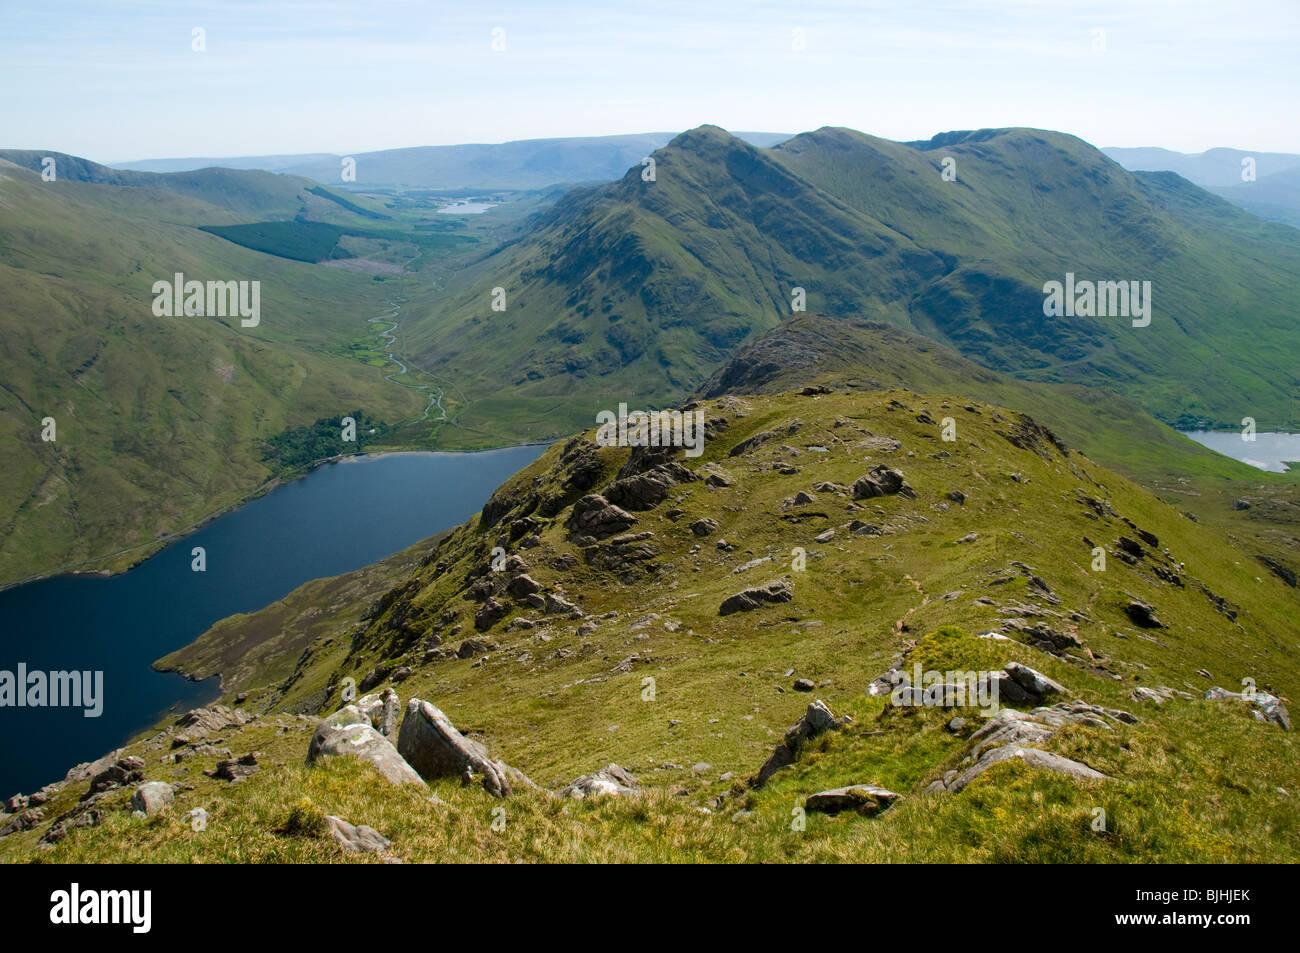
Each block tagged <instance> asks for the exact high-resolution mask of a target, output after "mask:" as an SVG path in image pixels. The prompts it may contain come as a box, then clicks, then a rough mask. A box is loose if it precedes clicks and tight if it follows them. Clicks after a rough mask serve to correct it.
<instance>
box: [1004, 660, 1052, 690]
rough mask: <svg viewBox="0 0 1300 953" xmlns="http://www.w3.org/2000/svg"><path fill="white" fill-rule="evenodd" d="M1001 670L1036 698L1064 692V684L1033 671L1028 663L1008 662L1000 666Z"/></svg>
mask: <svg viewBox="0 0 1300 953" xmlns="http://www.w3.org/2000/svg"><path fill="white" fill-rule="evenodd" d="M1002 670H1003V671H1004V672H1006V673H1007V674H1008V675H1010V676H1011V677H1012V678H1013V679H1014V680H1015V682H1016V684H1017V685H1019V686H1020V687H1021V688H1023V689H1024V690H1025V691H1027V692H1029V694H1031V695H1033V696H1035V697H1037V698H1046V697H1048V696H1049V695H1064V694H1066V691H1065V686H1064V685H1062V684H1061V683H1060V682H1057V681H1053V680H1052V679H1050V678H1048V677H1047V676H1046V675H1044V674H1043V673H1042V672H1038V671H1035V670H1034V669H1032V668H1030V667H1029V666H1028V665H1021V664H1020V663H1019V662H1008V663H1007V664H1006V665H1004V666H1003V667H1002Z"/></svg>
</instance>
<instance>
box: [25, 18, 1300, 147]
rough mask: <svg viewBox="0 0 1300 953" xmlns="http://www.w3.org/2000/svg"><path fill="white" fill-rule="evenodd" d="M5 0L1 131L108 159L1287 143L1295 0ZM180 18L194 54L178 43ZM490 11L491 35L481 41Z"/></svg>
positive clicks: (1298, 142) (1292, 118)
mask: <svg viewBox="0 0 1300 953" xmlns="http://www.w3.org/2000/svg"><path fill="white" fill-rule="evenodd" d="M0 8H2V10H3V13H2V15H0V146H6V147H14V148H40V149H55V150H60V151H65V152H71V153H75V154H79V155H85V156H88V157H90V158H92V159H97V160H100V161H114V160H128V159H138V158H146V157H161V156H200V155H202V156H234V155H257V154H267V153H284V152H338V153H344V154H347V153H352V152H361V151H367V150H372V149H384V148H393V147H399V146H415V145H437V144H446V143H457V142H500V141H504V140H506V139H528V138H537V137H547V136H576V135H605V134H612V133H624V132H646V131H677V130H681V129H685V128H689V127H691V126H696V125H699V124H700V123H704V122H711V123H716V124H718V125H720V126H723V127H726V128H729V129H733V130H768V131H781V132H799V131H802V130H806V129H814V128H817V127H818V126H823V125H842V126H851V127H853V128H855V129H860V130H863V131H865V132H869V133H873V134H875V135H882V136H887V137H889V138H893V139H919V138H928V137H929V136H931V135H933V134H934V133H936V132H941V131H945V130H950V129H969V128H978V127H981V126H1011V125H1020V126H1039V127H1046V128H1051V129H1060V130H1063V131H1066V132H1071V133H1074V134H1076V135H1079V136H1081V137H1083V138H1084V139H1086V140H1088V141H1089V142H1092V143H1093V144H1094V145H1098V146H1137V145H1160V146H1165V147H1168V148H1172V149H1177V150H1180V151H1185V152H1197V151H1201V150H1203V149H1206V148H1209V147H1211V146H1235V147H1240V148H1246V149H1255V150H1278V151H1289V152H1300V123H1297V121H1296V119H1297V108H1296V104H1297V101H1300V96H1298V95H1297V94H1298V93H1300V82H1297V75H1300V69H1298V68H1297V65H1296V64H1297V61H1300V56H1298V55H1297V54H1298V52H1300V0H1248V2H1240V0H1232V2H1210V0H1116V2H1110V0H1104V2H1059V3H1054V2H1031V0H947V2H939V0H926V2H914V3H910V2H906V0H897V2H871V0H807V2H798V0H793V2H791V0H782V2H770V0H750V2H737V0H683V2H679V0H645V2H640V3H621V2H617V0H606V2H600V3H596V2H588V0H567V2H560V3H550V2H546V0H506V2H495V3H493V2H487V3H477V2H475V3H449V2H424V0H365V2H349V0H334V2H328V0H311V2H301V3H297V2H287V0H211V2H186V0H44V2H39V3H38V2H34V0H29V2H26V3H18V2H15V0H0ZM195 27H201V28H203V29H204V31H205V32H206V37H205V38H206V51H205V52H195V51H194V50H193V49H192V48H191V47H192V31H193V29H194V28H195ZM498 28H499V29H501V30H504V39H505V50H504V52H494V51H493V49H492V42H493V30H494V29H498ZM796 30H802V31H803V37H804V38H805V49H803V50H796V49H794V46H795V38H796V37H795V31H796ZM1097 30H1102V31H1104V34H1101V35H1099V34H1097V33H1095V32H1094V31H1097ZM1099 38H1100V45H1101V46H1102V48H1101V49H1096V48H1095V47H1096V46H1097V45H1098V44H1099Z"/></svg>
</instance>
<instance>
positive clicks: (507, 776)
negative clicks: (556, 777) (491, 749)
mask: <svg viewBox="0 0 1300 953" xmlns="http://www.w3.org/2000/svg"><path fill="white" fill-rule="evenodd" d="M397 751H398V753H399V754H400V755H401V756H402V757H403V758H405V759H406V762H407V763H408V764H409V765H410V766H411V767H412V768H414V769H415V771H416V772H417V773H418V774H419V775H420V777H422V778H426V779H433V778H460V779H462V780H463V781H465V782H469V781H472V780H474V779H475V777H477V778H478V779H479V782H480V783H481V784H482V785H483V790H485V791H487V792H488V794H491V795H492V796H493V797H507V796H509V795H510V794H512V793H513V791H514V787H513V785H514V784H518V783H521V782H522V783H523V784H525V785H528V786H532V782H531V781H529V780H528V779H527V778H526V777H524V775H523V774H522V773H521V772H519V771H516V770H515V769H514V768H511V767H510V766H509V765H507V764H505V763H504V762H501V761H495V760H493V759H492V757H491V756H490V755H489V754H488V751H487V748H485V747H484V746H483V745H481V744H479V743H478V742H477V741H474V740H472V739H470V738H466V737H465V736H464V735H462V734H461V733H460V732H459V731H457V730H456V726H455V725H453V724H452V723H451V719H449V718H448V717H447V716H446V715H444V714H443V713H442V712H441V711H440V710H439V709H438V708H437V707H436V706H434V705H433V704H431V703H429V702H427V701H423V700H421V699H419V698H412V699H411V700H410V702H409V703H408V704H407V706H406V717H405V718H403V719H402V727H401V728H400V729H399V730H398V733H397Z"/></svg>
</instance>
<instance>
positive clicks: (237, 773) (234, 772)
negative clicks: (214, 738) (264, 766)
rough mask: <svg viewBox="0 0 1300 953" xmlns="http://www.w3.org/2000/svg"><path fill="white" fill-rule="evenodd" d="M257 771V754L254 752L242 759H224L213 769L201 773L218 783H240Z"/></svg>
mask: <svg viewBox="0 0 1300 953" xmlns="http://www.w3.org/2000/svg"><path fill="white" fill-rule="evenodd" d="M258 770H259V766H258V763H257V752H255V751H254V752H252V753H251V754H246V755H244V756H243V757H242V758H225V759H223V760H221V761H218V762H217V766H216V767H215V768H213V769H212V770H211V771H204V772H203V773H204V774H206V775H207V776H208V777H210V778H216V779H217V780H219V781H242V780H244V778H246V777H249V776H250V775H252V774H255V773H256V772H257V771H258Z"/></svg>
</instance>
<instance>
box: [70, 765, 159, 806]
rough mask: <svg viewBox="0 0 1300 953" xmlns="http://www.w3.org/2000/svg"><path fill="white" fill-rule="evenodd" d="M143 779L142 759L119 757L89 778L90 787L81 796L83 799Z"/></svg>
mask: <svg viewBox="0 0 1300 953" xmlns="http://www.w3.org/2000/svg"><path fill="white" fill-rule="evenodd" d="M143 780H144V759H143V758H137V757H135V756H134V755H130V756H128V757H125V758H119V759H118V760H116V761H114V762H113V763H112V764H111V765H109V766H108V767H107V768H105V769H104V770H103V771H101V772H99V774H97V775H95V776H94V777H93V778H91V779H90V788H89V789H88V790H87V791H86V793H85V794H83V795H82V796H81V799H82V800H83V801H84V800H86V799H87V798H90V797H93V796H94V795H96V794H100V793H102V792H104V791H111V790H113V789H114V788H120V787H122V785H124V784H135V783H137V782H139V781H143Z"/></svg>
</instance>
